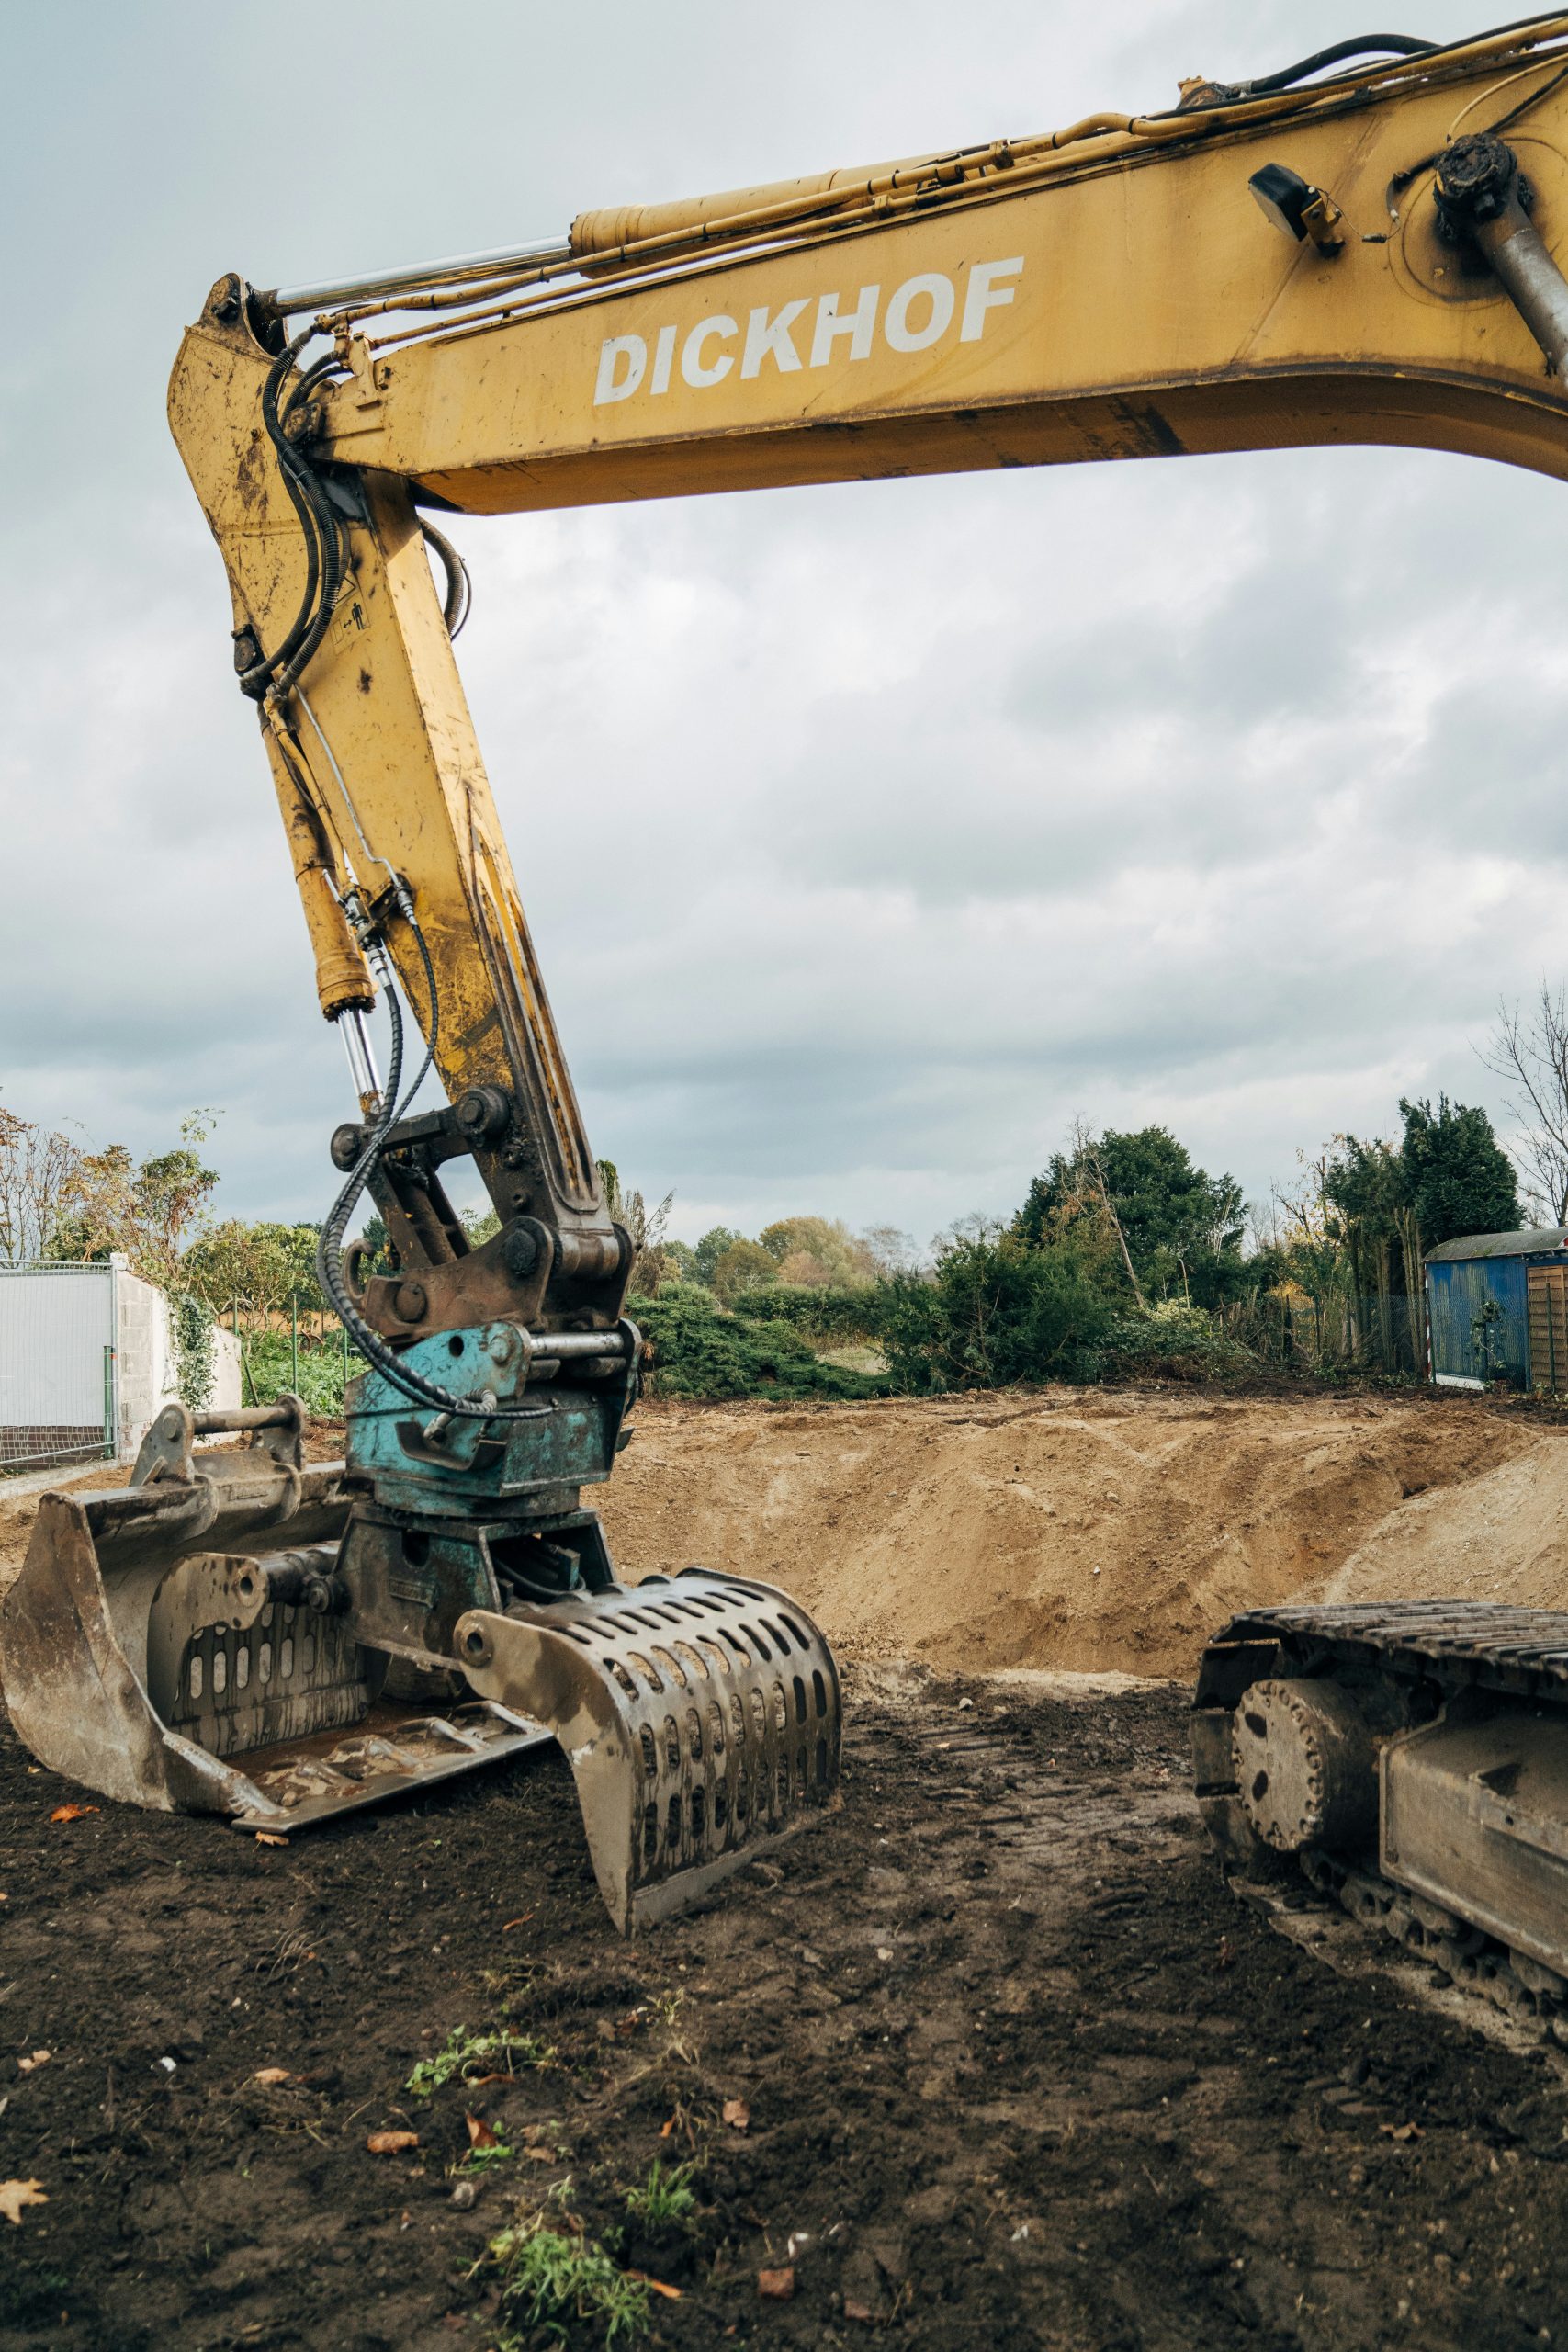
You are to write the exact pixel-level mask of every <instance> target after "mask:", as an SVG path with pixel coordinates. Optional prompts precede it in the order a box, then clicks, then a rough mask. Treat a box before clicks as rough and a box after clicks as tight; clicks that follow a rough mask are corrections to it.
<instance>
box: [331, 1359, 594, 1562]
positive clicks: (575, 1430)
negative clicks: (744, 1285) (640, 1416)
mask: <svg viewBox="0 0 1568 2352" xmlns="http://www.w3.org/2000/svg"><path fill="white" fill-rule="evenodd" d="M639 1345H640V1341H639V1338H638V1334H637V1327H636V1325H635V1324H632V1323H627V1322H625V1321H623V1322H621V1323H619V1324H617V1325H616V1327H615V1329H614V1330H613V1331H594V1332H585V1331H561V1332H550V1333H539V1334H531V1333H529V1332H527V1331H525V1330H524V1329H522V1327H521V1326H520V1325H519V1324H517V1323H514V1322H510V1321H506V1322H494V1323H486V1324H481V1325H479V1326H477V1327H473V1328H470V1329H467V1330H460V1331H444V1332H441V1333H440V1334H438V1335H437V1336H436V1337H435V1338H434V1339H429V1340H420V1341H419V1342H418V1343H417V1344H416V1345H415V1346H413V1347H412V1348H409V1349H408V1350H407V1351H405V1352H404V1354H403V1356H402V1359H401V1361H402V1362H403V1363H405V1364H406V1365H407V1367H408V1369H409V1371H410V1372H411V1373H415V1374H420V1375H422V1376H423V1378H424V1379H425V1380H427V1381H429V1382H432V1383H433V1384H435V1385H439V1386H441V1387H442V1388H445V1389H446V1390H447V1391H448V1392H449V1393H450V1394H451V1395H453V1396H455V1397H465V1398H472V1399H473V1401H474V1402H475V1403H476V1404H482V1403H483V1402H485V1401H486V1399H487V1398H488V1399H490V1400H491V1401H493V1403H494V1404H496V1405H497V1406H499V1407H502V1408H510V1409H509V1411H508V1412H507V1414H506V1417H505V1418H502V1417H500V1416H498V1417H497V1418H496V1419H478V1418H475V1417H470V1416H468V1415H466V1414H461V1415H460V1414H456V1413H444V1412H438V1411H435V1410H434V1409H432V1408H429V1407H427V1406H423V1405H418V1404H415V1403H413V1402H412V1401H411V1399H410V1398H409V1397H407V1396H406V1395H405V1394H404V1392H403V1391H402V1390H401V1389H400V1388H397V1387H394V1385H392V1383H391V1382H390V1381H389V1380H388V1379H387V1378H386V1377H385V1375H384V1374H381V1373H379V1372H373V1371H372V1372H367V1373H365V1374H362V1376H361V1377H360V1378H359V1379H358V1380H357V1381H356V1382H355V1383H354V1385H353V1388H352V1390H351V1392H350V1397H349V1403H348V1467H349V1470H350V1472H351V1473H355V1474H357V1475H358V1476H362V1477H364V1478H367V1479H368V1480H369V1481H371V1483H372V1484H373V1486H374V1489H375V1492H376V1495H377V1498H378V1500H379V1501H380V1502H381V1503H383V1504H385V1505H387V1506H389V1507H390V1508H391V1509H392V1510H408V1511H414V1512H418V1513H421V1514H423V1513H431V1512H434V1513H436V1514H438V1515H453V1516H467V1515H470V1514H472V1513H474V1512H475V1511H480V1512H484V1513H487V1514H490V1513H498V1514H501V1515H504V1516H507V1517H523V1518H532V1517H539V1516H544V1517H548V1516H550V1515H551V1514H552V1512H555V1511H558V1510H560V1509H561V1508H562V1507H563V1506H564V1507H565V1508H566V1509H568V1510H570V1509H572V1508H574V1507H575V1503H576V1493H575V1490H576V1489H577V1488H578V1487H584V1486H592V1485H595V1484H597V1483H598V1482H599V1481H600V1480H601V1479H604V1478H607V1477H608V1476H609V1475H610V1471H611V1467H612V1465H613V1464H614V1461H615V1454H616V1452H617V1451H618V1449H619V1447H620V1445H621V1444H622V1443H623V1442H624V1437H623V1431H622V1423H623V1422H624V1420H625V1419H626V1412H627V1410H628V1408H629V1407H630V1405H631V1403H632V1401H633V1398H634V1397H635V1394H636V1385H637V1351H638V1348H639ZM569 1365H570V1373H571V1379H572V1385H571V1386H570V1388H568V1387H565V1386H559V1387H558V1386H557V1385H556V1382H557V1381H558V1379H559V1376H560V1374H561V1372H562V1371H563V1370H564V1369H565V1368H566V1367H567V1366H569ZM519 1407H521V1408H522V1410H521V1412H520V1413H519V1411H518V1409H517V1408H519ZM569 1492H570V1497H571V1500H570V1503H569V1502H567V1501H566V1497H567V1494H568V1493H569Z"/></svg>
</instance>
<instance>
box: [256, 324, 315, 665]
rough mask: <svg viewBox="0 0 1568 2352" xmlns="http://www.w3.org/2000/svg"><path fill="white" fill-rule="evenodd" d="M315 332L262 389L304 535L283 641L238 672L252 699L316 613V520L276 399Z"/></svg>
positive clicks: (300, 340)
mask: <svg viewBox="0 0 1568 2352" xmlns="http://www.w3.org/2000/svg"><path fill="white" fill-rule="evenodd" d="M314 333H315V329H314V327H313V326H312V327H307V328H306V330H305V332H304V333H303V334H299V335H296V337H295V338H294V341H293V342H292V343H291V344H290V345H288V349H287V350H286V351H284V352H283V353H282V354H281V355H280V356H278V358H276V360H275V361H274V362H273V365H272V366H271V368H269V369H268V370H267V375H266V380H265V383H264V384H263V386H262V399H261V408H262V423H263V424H265V427H266V433H267V438H268V440H269V441H270V442H271V443H272V445H273V447H274V448H275V449H276V452H277V458H278V467H279V470H280V471H281V473H282V475H283V483H284V488H285V489H286V490H287V491H288V495H289V498H290V499H291V501H292V502H293V505H294V511H295V513H296V515H298V516H299V528H300V529H301V531H302V532H303V533H304V535H305V592H304V594H303V595H302V597H301V598H300V601H299V612H298V613H297V614H296V615H295V616H294V620H293V622H292V624H291V625H290V627H289V628H288V630H287V631H286V632H285V635H284V637H283V640H282V642H281V643H280V644H279V645H278V646H276V648H275V649H274V650H273V651H272V652H271V653H264V654H263V655H262V657H261V659H260V660H259V661H258V662H253V663H252V664H251V666H250V668H249V669H248V670H244V671H242V673H241V674H240V691H241V693H242V694H247V695H253V696H260V695H263V694H265V691H266V687H267V684H268V681H269V680H270V679H271V678H273V677H274V676H275V675H276V672H277V669H278V667H279V665H280V663H282V662H286V661H287V660H288V656H289V655H290V653H291V652H292V651H293V650H294V648H295V647H296V646H297V645H298V644H299V642H300V640H301V639H302V638H303V636H304V634H305V631H306V630H307V628H309V627H310V619H311V616H312V615H313V614H314V612H315V609H316V592H317V589H318V587H319V586H320V584H321V525H320V518H319V516H318V515H317V513H316V509H315V505H314V502H313V500H312V498H311V497H310V492H309V491H308V490H307V488H306V485H305V471H304V468H303V467H302V466H301V464H300V462H299V457H298V454H297V453H296V451H295V450H294V448H293V447H292V446H291V444H290V442H289V440H288V435H287V434H286V433H285V432H284V430H283V424H282V420H281V418H280V416H279V414H278V394H279V392H280V390H281V389H282V385H283V379H284V378H285V376H286V375H287V374H288V369H289V368H291V367H292V366H293V364H294V361H295V358H296V357H297V356H298V354H299V352H300V351H301V350H302V348H303V347H304V345H306V344H307V343H308V342H309V341H310V337H311V335H312V334H314Z"/></svg>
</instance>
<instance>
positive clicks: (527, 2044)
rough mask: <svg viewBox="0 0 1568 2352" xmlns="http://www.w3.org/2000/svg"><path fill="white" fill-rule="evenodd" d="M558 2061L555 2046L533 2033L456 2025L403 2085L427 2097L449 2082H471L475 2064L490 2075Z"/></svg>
mask: <svg viewBox="0 0 1568 2352" xmlns="http://www.w3.org/2000/svg"><path fill="white" fill-rule="evenodd" d="M555 2063H556V2052H555V2045H554V2044H553V2043H552V2042H544V2041H539V2040H538V2039H537V2037H536V2035H534V2034H531V2033H513V2032H510V2031H508V2030H505V2029H502V2030H500V2031H494V2030H492V2031H491V2032H488V2033H470V2032H469V2031H468V2027H467V2026H466V2025H455V2026H454V2027H453V2029H452V2030H451V2032H450V2033H449V2034H448V2035H447V2037H446V2044H445V2046H444V2047H443V2048H442V2049H440V2050H438V2051H437V2052H436V2053H435V2055H434V2058H422V2059H421V2060H420V2062H419V2064H418V2065H417V2066H416V2067H415V2068H414V2070H413V2072H412V2075H410V2076H409V2078H408V2082H407V2084H406V2085H405V2086H404V2087H405V2088H406V2089H408V2090H411V2091H412V2092H413V2094H414V2096H415V2098H429V2097H430V2095H431V2093H432V2092H433V2091H438V2090H441V2089H443V2088H444V2087H445V2086H446V2084H447V2083H450V2082H455V2081H462V2082H471V2081H472V2080H473V2073H472V2069H474V2068H475V2067H480V2066H482V2068H483V2070H484V2072H485V2073H486V2074H487V2075H499V2074H506V2075H515V2074H516V2073H517V2072H518V2070H519V2069H520V2068H525V2067H530V2066H553V2065H554V2064H555Z"/></svg>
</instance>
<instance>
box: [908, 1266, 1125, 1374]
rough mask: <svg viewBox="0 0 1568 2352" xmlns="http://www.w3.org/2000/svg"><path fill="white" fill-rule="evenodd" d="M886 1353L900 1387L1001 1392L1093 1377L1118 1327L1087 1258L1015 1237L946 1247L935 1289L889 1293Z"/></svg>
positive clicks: (915, 1285)
mask: <svg viewBox="0 0 1568 2352" xmlns="http://www.w3.org/2000/svg"><path fill="white" fill-rule="evenodd" d="M887 1294H888V1295H887V1302H886V1309H885V1313H884V1321H883V1329H882V1333H881V1345H882V1347H883V1350H884V1351H885V1352H886V1357H887V1364H888V1371H889V1374H890V1375H891V1379H892V1384H893V1385H894V1387H895V1388H897V1389H901V1390H904V1391H905V1392H907V1393H911V1394H915V1395H919V1394H920V1393H921V1392H929V1391H931V1390H939V1389H943V1388H1002V1387H1006V1386H1008V1385H1010V1383H1011V1382H1013V1381H1018V1380H1075V1379H1080V1380H1081V1379H1093V1378H1094V1376H1095V1372H1096V1361H1095V1351H1096V1348H1097V1346H1098V1343H1099V1341H1100V1339H1101V1338H1102V1336H1103V1335H1104V1333H1105V1331H1106V1329H1107V1328H1108V1327H1109V1325H1110V1324H1111V1319H1112V1312H1113V1310H1112V1307H1111V1302H1110V1301H1109V1300H1108V1299H1107V1298H1106V1297H1105V1295H1104V1294H1103V1292H1102V1291H1101V1290H1100V1288H1099V1287H1098V1285H1097V1283H1096V1282H1095V1280H1094V1270H1093V1266H1092V1264H1091V1261H1090V1260H1089V1256H1088V1255H1087V1254H1086V1252H1085V1251H1084V1250H1080V1249H1079V1248H1078V1247H1077V1245H1076V1244H1075V1243H1074V1241H1073V1240H1072V1239H1071V1238H1070V1237H1069V1238H1064V1239H1062V1240H1061V1241H1059V1242H1056V1243H1055V1244H1053V1245H1052V1246H1050V1247H1048V1248H1045V1249H1034V1248H1032V1247H1031V1246H1030V1244H1029V1243H1028V1242H1026V1241H1024V1240H1022V1239H1021V1238H1020V1237H1019V1236H1018V1235H1016V1234H1012V1233H1004V1234H1001V1235H999V1236H995V1237H993V1236H989V1235H984V1236H977V1237H976V1236H970V1237H965V1238H961V1239H958V1240H955V1241H953V1242H952V1243H950V1244H949V1246H948V1247H947V1249H946V1250H943V1252H942V1256H941V1257H940V1259H939V1260H938V1261H937V1268H936V1273H935V1276H934V1278H933V1279H932V1280H931V1281H929V1282H926V1281H922V1280H921V1279H920V1278H919V1276H917V1275H910V1274H898V1275H895V1277H894V1279H893V1281H892V1282H891V1283H889V1284H888V1285H887Z"/></svg>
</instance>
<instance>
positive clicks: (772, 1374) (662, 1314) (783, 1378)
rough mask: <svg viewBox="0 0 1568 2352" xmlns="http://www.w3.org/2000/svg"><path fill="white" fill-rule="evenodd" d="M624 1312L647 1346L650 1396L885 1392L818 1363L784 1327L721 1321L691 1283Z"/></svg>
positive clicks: (707, 1296) (632, 1303)
mask: <svg viewBox="0 0 1568 2352" xmlns="http://www.w3.org/2000/svg"><path fill="white" fill-rule="evenodd" d="M626 1312H627V1313H628V1314H629V1315H630V1317H632V1320H633V1321H634V1322H635V1323H636V1324H637V1326H638V1328H639V1329H640V1330H641V1331H642V1333H643V1335H644V1337H645V1338H646V1339H647V1340H649V1342H650V1344H651V1347H652V1351H653V1361H652V1368H651V1373H650V1375H649V1393H650V1394H651V1395H653V1396H655V1397H874V1396H879V1395H880V1394H882V1392H883V1390H884V1388H885V1387H886V1383H885V1382H884V1381H882V1380H880V1379H876V1378H874V1377H872V1376H871V1375H869V1374H865V1373H858V1372H848V1371H846V1370H845V1369H844V1368H843V1367H842V1366H841V1365H839V1364H829V1363H818V1359H817V1357H816V1356H815V1355H814V1354H813V1353H812V1351H811V1350H810V1348H808V1347H807V1344H806V1342H805V1340H803V1339H801V1338H800V1336H799V1334H798V1333H797V1332H795V1331H794V1330H792V1329H791V1328H790V1326H789V1325H788V1324H787V1323H783V1322H773V1321H770V1320H767V1319H764V1318H762V1317H755V1318H754V1317H753V1315H752V1314H750V1313H748V1314H747V1315H745V1316H741V1315H727V1314H725V1313H724V1312H723V1310H722V1309H721V1308H720V1307H719V1306H717V1305H716V1303H715V1300H714V1297H713V1294H712V1292H711V1291H707V1290H704V1289H701V1288H699V1287H698V1286H697V1285H696V1284H695V1283H666V1285H665V1286H664V1288H663V1289H662V1290H661V1291H660V1294H659V1295H658V1297H657V1298H634V1299H629V1300H628V1301H627V1304H626Z"/></svg>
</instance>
